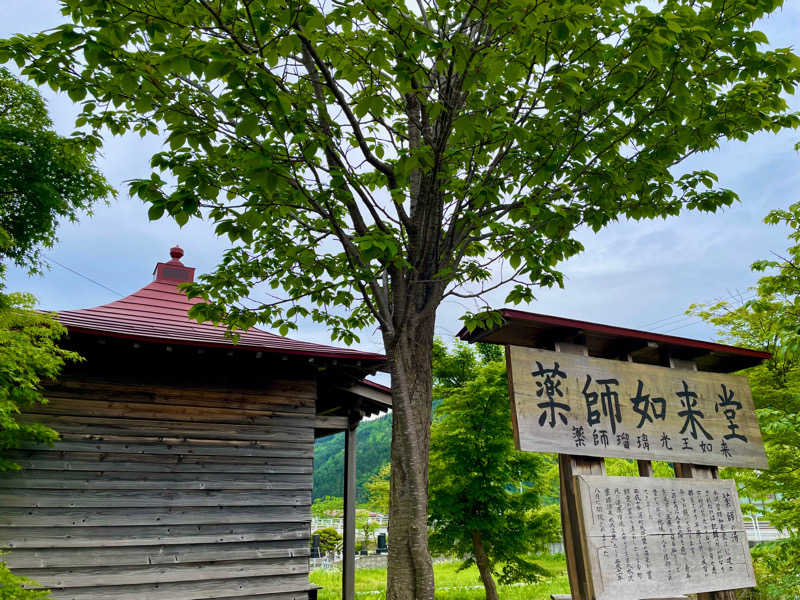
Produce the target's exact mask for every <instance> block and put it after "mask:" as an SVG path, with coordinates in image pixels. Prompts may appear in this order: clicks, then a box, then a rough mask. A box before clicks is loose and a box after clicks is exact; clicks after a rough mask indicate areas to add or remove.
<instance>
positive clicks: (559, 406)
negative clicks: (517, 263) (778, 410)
mask: <svg viewBox="0 0 800 600" xmlns="http://www.w3.org/2000/svg"><path fill="white" fill-rule="evenodd" d="M508 361H509V375H510V388H511V398H512V408H513V417H514V432H515V435H516V438H517V447H518V448H519V449H520V450H529V451H534V452H558V453H561V454H579V455H587V456H614V457H621V458H630V459H640V460H665V461H670V462H682V463H694V464H704V465H721V466H738V467H751V468H768V464H767V457H766V454H765V453H764V447H763V444H762V441H761V431H760V430H759V428H758V421H757V419H756V416H755V411H754V408H753V399H752V396H751V395H750V387H749V384H748V383H747V379H745V378H744V377H740V376H736V375H727V374H722V373H708V372H698V371H688V370H678V369H668V368H665V367H660V366H654V365H645V364H637V363H630V362H624V361H616V360H608V359H603V358H593V357H587V356H579V355H574V354H567V353H563V352H551V351H548V350H540V349H537V348H526V347H518V346H510V347H509V351H508Z"/></svg>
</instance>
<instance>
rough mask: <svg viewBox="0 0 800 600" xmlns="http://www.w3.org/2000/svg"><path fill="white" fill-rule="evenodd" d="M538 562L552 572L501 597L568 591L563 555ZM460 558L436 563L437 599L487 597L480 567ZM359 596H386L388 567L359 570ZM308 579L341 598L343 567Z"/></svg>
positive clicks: (328, 596)
mask: <svg viewBox="0 0 800 600" xmlns="http://www.w3.org/2000/svg"><path fill="white" fill-rule="evenodd" d="M535 560H536V562H538V563H540V564H542V565H543V566H544V568H545V569H546V570H547V571H549V572H550V573H552V576H551V577H546V578H543V579H542V580H541V581H539V582H538V583H535V584H513V585H509V586H500V587H499V591H500V597H501V598H502V600H550V594H569V581H568V579H567V565H566V562H565V561H564V555H563V554H549V555H541V556H536V557H535ZM461 567H462V565H461V563H460V562H458V561H451V562H437V563H436V564H434V565H433V570H434V573H435V575H436V596H435V597H436V600H485V598H486V594H485V592H484V591H483V589H482V586H481V585H480V581H481V580H480V578H479V576H478V570H477V569H476V568H475V567H474V566H472V567H469V568H467V569H462V568H461ZM355 579H356V582H355V583H356V585H355V592H356V598H370V599H372V600H385V599H386V569H356V575H355ZM309 581H310V582H311V583H313V584H315V585H319V586H321V587H322V589H321V590H319V600H341V595H342V592H341V590H342V571H341V569H317V570H315V571H312V572H311V574H310V575H309Z"/></svg>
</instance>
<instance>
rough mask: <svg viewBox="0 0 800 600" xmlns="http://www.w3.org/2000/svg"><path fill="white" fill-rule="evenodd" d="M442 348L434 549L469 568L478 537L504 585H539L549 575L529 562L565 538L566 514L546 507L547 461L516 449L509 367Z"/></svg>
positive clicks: (463, 349)
mask: <svg viewBox="0 0 800 600" xmlns="http://www.w3.org/2000/svg"><path fill="white" fill-rule="evenodd" d="M435 347H436V349H437V353H436V355H435V356H436V359H435V362H434V380H435V381H436V382H437V383H438V385H437V387H436V391H435V396H436V397H437V399H438V398H441V403H440V404H439V405H438V406H437V410H436V420H435V422H434V425H433V427H432V430H431V464H430V496H429V510H430V517H429V522H430V525H431V528H432V532H431V535H430V546H431V549H432V550H434V551H438V552H440V553H443V554H448V555H455V556H458V557H462V558H463V559H464V565H465V566H468V565H470V564H473V563H476V562H478V560H479V559H480V556H479V553H480V550H478V549H477V547H476V543H475V539H476V538H475V536H476V535H478V536H479V537H480V540H481V544H482V548H483V550H484V551H485V554H486V555H487V557H488V563H489V568H490V570H491V571H492V572H493V574H494V575H495V576H497V575H499V578H500V582H501V583H510V582H512V581H534V580H535V579H536V578H537V577H539V576H541V575H544V574H546V571H544V570H543V569H542V568H541V567H539V566H538V565H537V563H536V562H534V561H531V560H530V559H529V558H528V555H529V554H530V553H531V552H533V551H535V550H541V549H542V548H543V546H544V545H545V544H547V543H548V542H550V541H554V540H556V539H558V536H559V532H558V518H557V516H556V515H557V513H558V507H557V506H551V507H547V508H544V509H543V508H541V506H540V496H541V494H542V492H543V491H544V476H543V475H544V471H545V470H546V467H547V460H546V459H545V458H544V457H543V456H542V455H540V454H535V453H530V452H518V451H516V450H515V449H514V438H513V433H512V429H511V414H510V409H509V401H508V387H507V386H508V383H507V380H506V372H505V363H504V362H503V361H502V360H491V361H490V362H484V360H478V358H477V357H476V356H475V353H474V352H473V350H472V348H470V347H468V346H465V345H458V346H456V348H455V349H454V350H453V351H452V352H448V351H447V350H446V348H445V347H444V346H443V344H442V343H441V342H439V341H437V343H436V346H435ZM481 355H482V357H483V356H486V357H488V358H490V359H494V358H497V355H496V354H493V353H486V352H481ZM478 564H479V563H478Z"/></svg>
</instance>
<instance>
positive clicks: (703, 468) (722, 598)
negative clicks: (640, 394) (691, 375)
mask: <svg viewBox="0 0 800 600" xmlns="http://www.w3.org/2000/svg"><path fill="white" fill-rule="evenodd" d="M669 366H670V368H672V369H684V370H687V371H697V363H696V362H695V361H693V360H679V359H675V358H670V360H669ZM672 470H673V471H675V477H679V478H687V479H691V478H694V479H719V468H718V467H711V466H707V465H693V464H689V463H674V464H673V465H672ZM697 600H736V593H735V592H734V591H733V590H722V591H719V592H703V593H700V594H697Z"/></svg>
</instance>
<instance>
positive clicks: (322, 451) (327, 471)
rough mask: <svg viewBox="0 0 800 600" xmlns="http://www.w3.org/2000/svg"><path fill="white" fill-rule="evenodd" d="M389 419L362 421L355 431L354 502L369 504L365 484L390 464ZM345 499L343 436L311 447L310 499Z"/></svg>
mask: <svg viewBox="0 0 800 600" xmlns="http://www.w3.org/2000/svg"><path fill="white" fill-rule="evenodd" d="M391 443H392V415H391V414H389V415H384V416H382V417H379V418H377V419H373V420H371V421H362V422H361V424H360V425H359V426H358V429H357V430H356V470H357V471H356V502H357V503H359V504H361V503H364V502H368V501H369V498H370V496H369V491H368V490H367V482H368V481H370V479H371V478H372V477H374V476H375V474H376V473H377V472H378V471H380V470H381V468H383V467H384V466H385V465H386V464H388V463H389V458H390V453H391ZM343 495H344V434H343V433H337V434H336V435H332V436H329V437H326V438H321V439H319V440H317V441H316V443H315V444H314V489H313V497H314V498H321V497H323V496H339V497H341V496H343Z"/></svg>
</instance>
